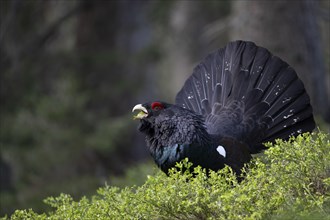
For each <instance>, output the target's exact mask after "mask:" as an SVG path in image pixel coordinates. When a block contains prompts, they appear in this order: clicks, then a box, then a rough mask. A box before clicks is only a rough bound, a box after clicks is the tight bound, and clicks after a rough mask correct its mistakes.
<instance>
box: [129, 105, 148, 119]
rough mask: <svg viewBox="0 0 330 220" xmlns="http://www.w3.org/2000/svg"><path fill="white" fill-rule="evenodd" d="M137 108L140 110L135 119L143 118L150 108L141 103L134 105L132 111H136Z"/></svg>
mask: <svg viewBox="0 0 330 220" xmlns="http://www.w3.org/2000/svg"><path fill="white" fill-rule="evenodd" d="M137 110H139V111H140V112H139V113H138V114H137V115H134V116H133V119H142V118H145V117H147V116H148V110H147V109H146V108H145V107H143V106H142V105H141V104H138V105H136V106H134V108H133V110H132V112H135V111H137Z"/></svg>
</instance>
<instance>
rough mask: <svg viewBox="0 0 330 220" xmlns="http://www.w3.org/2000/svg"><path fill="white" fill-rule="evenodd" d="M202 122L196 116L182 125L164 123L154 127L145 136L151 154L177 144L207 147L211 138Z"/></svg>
mask: <svg viewBox="0 0 330 220" xmlns="http://www.w3.org/2000/svg"><path fill="white" fill-rule="evenodd" d="M203 121H204V120H203V119H202V118H201V117H200V116H196V118H195V120H192V121H189V122H186V124H184V125H182V124H174V123H173V124H167V123H166V122H164V123H161V124H160V125H159V126H156V127H155V128H153V131H152V132H150V133H149V134H147V135H146V142H147V145H148V146H149V148H150V151H151V153H152V154H153V153H155V152H156V150H157V149H158V148H163V147H168V146H174V145H177V144H188V145H189V144H196V145H209V144H210V143H211V140H212V138H211V136H210V135H209V134H208V132H207V130H206V128H205V125H204V122H203Z"/></svg>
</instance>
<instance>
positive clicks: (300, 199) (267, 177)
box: [10, 133, 330, 219]
mask: <svg viewBox="0 0 330 220" xmlns="http://www.w3.org/2000/svg"><path fill="white" fill-rule="evenodd" d="M268 146H269V147H270V149H268V150H267V151H266V152H265V154H264V155H263V156H261V157H257V158H255V159H254V160H253V161H252V162H251V163H250V164H249V165H248V166H247V167H246V168H245V170H244V172H243V174H242V175H244V176H242V178H243V179H242V181H238V180H237V178H236V176H235V175H234V174H233V172H232V170H231V169H230V168H229V167H226V168H225V169H223V170H220V171H218V172H213V171H210V172H209V176H207V174H206V173H207V172H206V171H205V170H203V169H201V168H200V167H197V168H195V169H194V171H193V173H189V172H188V171H187V170H188V169H185V168H187V167H189V166H191V164H190V163H189V162H188V161H187V160H186V161H183V162H182V163H180V164H178V165H177V169H173V170H172V171H171V174H170V175H169V177H166V176H165V174H163V173H160V172H159V173H157V174H156V175H154V176H149V177H148V180H147V181H146V182H145V183H144V185H142V186H140V187H136V186H133V187H126V188H124V189H120V188H117V187H111V186H107V185H106V186H105V187H103V188H100V189H99V190H98V192H97V195H95V196H93V197H92V198H91V199H88V198H86V197H83V198H82V199H80V200H79V201H74V200H73V199H72V197H71V196H70V195H67V194H61V195H60V196H58V197H55V198H54V197H49V198H47V199H46V200H45V202H46V203H47V204H48V205H50V206H51V207H53V208H54V211H53V212H50V213H43V214H38V213H35V212H34V211H33V210H31V209H30V210H17V211H16V212H15V213H14V214H13V215H12V216H11V217H10V218H11V219H308V218H312V217H313V218H321V219H326V218H329V216H330V142H329V135H328V134H324V133H318V134H313V135H310V134H304V135H303V136H298V137H297V138H291V139H290V140H289V141H288V142H285V141H281V140H278V141H277V142H276V144H274V146H272V145H271V144H268Z"/></svg>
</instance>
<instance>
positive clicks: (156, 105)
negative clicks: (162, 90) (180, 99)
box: [151, 102, 164, 111]
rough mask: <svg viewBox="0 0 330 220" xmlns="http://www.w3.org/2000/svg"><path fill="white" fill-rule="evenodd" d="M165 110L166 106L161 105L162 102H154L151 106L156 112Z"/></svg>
mask: <svg viewBox="0 0 330 220" xmlns="http://www.w3.org/2000/svg"><path fill="white" fill-rule="evenodd" d="M163 108H164V106H163V104H162V103H160V102H153V103H152V104H151V109H152V110H154V111H159V110H161V109H163Z"/></svg>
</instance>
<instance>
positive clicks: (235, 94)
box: [176, 41, 315, 152]
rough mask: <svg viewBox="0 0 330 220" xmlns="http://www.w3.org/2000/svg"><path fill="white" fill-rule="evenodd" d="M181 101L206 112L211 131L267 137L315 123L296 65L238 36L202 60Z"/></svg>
mask: <svg viewBox="0 0 330 220" xmlns="http://www.w3.org/2000/svg"><path fill="white" fill-rule="evenodd" d="M176 104H177V105H180V106H182V107H183V108H187V109H190V110H193V111H195V112H196V113H198V114H201V115H203V116H204V117H205V124H206V126H207V129H208V132H209V133H211V134H214V135H219V136H228V137H233V138H235V139H236V140H239V141H244V142H246V143H248V144H249V145H251V146H253V147H251V152H258V151H260V150H261V149H262V144H261V143H262V142H264V141H273V140H274V139H275V138H287V137H289V135H295V134H298V133H302V132H306V131H310V130H312V129H313V128H314V127H315V123H314V119H313V115H312V108H311V106H310V103H309V97H308V95H307V93H306V91H305V89H304V86H303V84H302V82H301V81H300V80H299V78H298V77H297V74H296V73H295V71H294V70H293V69H292V68H291V67H290V66H289V65H288V64H287V63H285V62H284V61H282V60H281V59H279V58H278V57H276V56H273V55H272V54H271V53H270V52H269V51H268V50H267V49H265V48H262V47H258V46H256V45H255V44H254V43H252V42H244V41H235V42H231V43H229V44H228V45H227V46H226V47H224V48H222V49H219V50H217V51H215V52H214V53H211V54H210V55H208V56H207V57H206V58H205V59H204V60H203V61H202V62H201V63H200V64H198V65H197V66H196V67H195V69H194V71H193V74H192V75H191V76H190V77H189V78H188V79H187V80H186V82H185V84H184V86H183V87H182V89H181V90H180V91H179V93H178V94H177V96H176Z"/></svg>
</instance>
